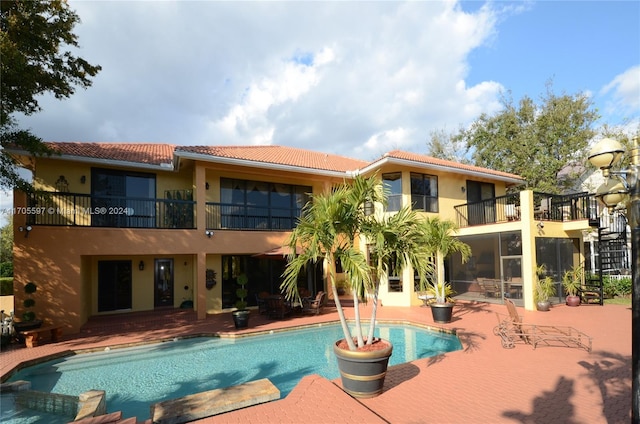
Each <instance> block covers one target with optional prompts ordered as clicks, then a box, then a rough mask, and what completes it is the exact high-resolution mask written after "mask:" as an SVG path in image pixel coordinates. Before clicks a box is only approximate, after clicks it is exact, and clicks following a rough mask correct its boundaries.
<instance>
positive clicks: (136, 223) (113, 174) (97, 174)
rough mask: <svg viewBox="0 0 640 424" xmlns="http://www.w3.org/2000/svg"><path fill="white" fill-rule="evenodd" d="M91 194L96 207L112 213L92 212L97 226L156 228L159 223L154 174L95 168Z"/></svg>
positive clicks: (94, 223) (92, 174)
mask: <svg viewBox="0 0 640 424" xmlns="http://www.w3.org/2000/svg"><path fill="white" fill-rule="evenodd" d="M91 194H92V196H91V201H92V202H91V206H92V208H93V209H96V208H104V209H103V210H106V211H107V212H108V213H106V214H94V215H92V225H93V226H96V227H137V228H153V227H154V226H155V225H156V204H155V197H156V176H155V175H154V174H147V173H141V172H123V171H118V170H114V169H101V168H92V169H91ZM98 210H101V209H98Z"/></svg>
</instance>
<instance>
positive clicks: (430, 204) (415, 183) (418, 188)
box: [411, 172, 438, 212]
mask: <svg viewBox="0 0 640 424" xmlns="http://www.w3.org/2000/svg"><path fill="white" fill-rule="evenodd" d="M411 207H412V208H413V209H416V210H423V211H425V212H438V177H436V176H433V175H425V174H417V173H413V172H412V173H411Z"/></svg>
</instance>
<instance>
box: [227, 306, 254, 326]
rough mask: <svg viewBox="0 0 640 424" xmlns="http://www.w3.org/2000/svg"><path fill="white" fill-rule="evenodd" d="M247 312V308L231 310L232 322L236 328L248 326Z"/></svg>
mask: <svg viewBox="0 0 640 424" xmlns="http://www.w3.org/2000/svg"><path fill="white" fill-rule="evenodd" d="M249 312H250V311H248V310H246V309H245V310H241V311H233V312H232V313H231V314H232V315H233V323H234V324H235V326H236V328H238V329H239V328H247V327H248V326H249Z"/></svg>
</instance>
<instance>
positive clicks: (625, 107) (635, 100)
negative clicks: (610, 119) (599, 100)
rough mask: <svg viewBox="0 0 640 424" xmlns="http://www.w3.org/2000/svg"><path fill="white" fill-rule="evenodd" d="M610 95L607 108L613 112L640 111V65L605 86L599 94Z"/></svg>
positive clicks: (617, 76)
mask: <svg viewBox="0 0 640 424" xmlns="http://www.w3.org/2000/svg"><path fill="white" fill-rule="evenodd" d="M609 93H611V95H612V98H613V99H612V101H610V102H609V105H608V107H609V108H610V109H611V110H613V111H616V110H618V111H622V112H623V113H624V112H635V113H637V111H638V110H639V109H640V65H638V66H634V67H632V68H629V69H627V70H626V71H624V72H623V73H621V74H619V75H616V77H615V78H614V79H613V80H612V81H611V82H610V83H608V84H607V85H605V86H604V87H603V88H602V90H601V94H603V95H606V94H609Z"/></svg>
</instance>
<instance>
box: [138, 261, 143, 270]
mask: <svg viewBox="0 0 640 424" xmlns="http://www.w3.org/2000/svg"><path fill="white" fill-rule="evenodd" d="M138 269H139V270H140V271H144V261H140V263H139V264H138Z"/></svg>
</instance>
